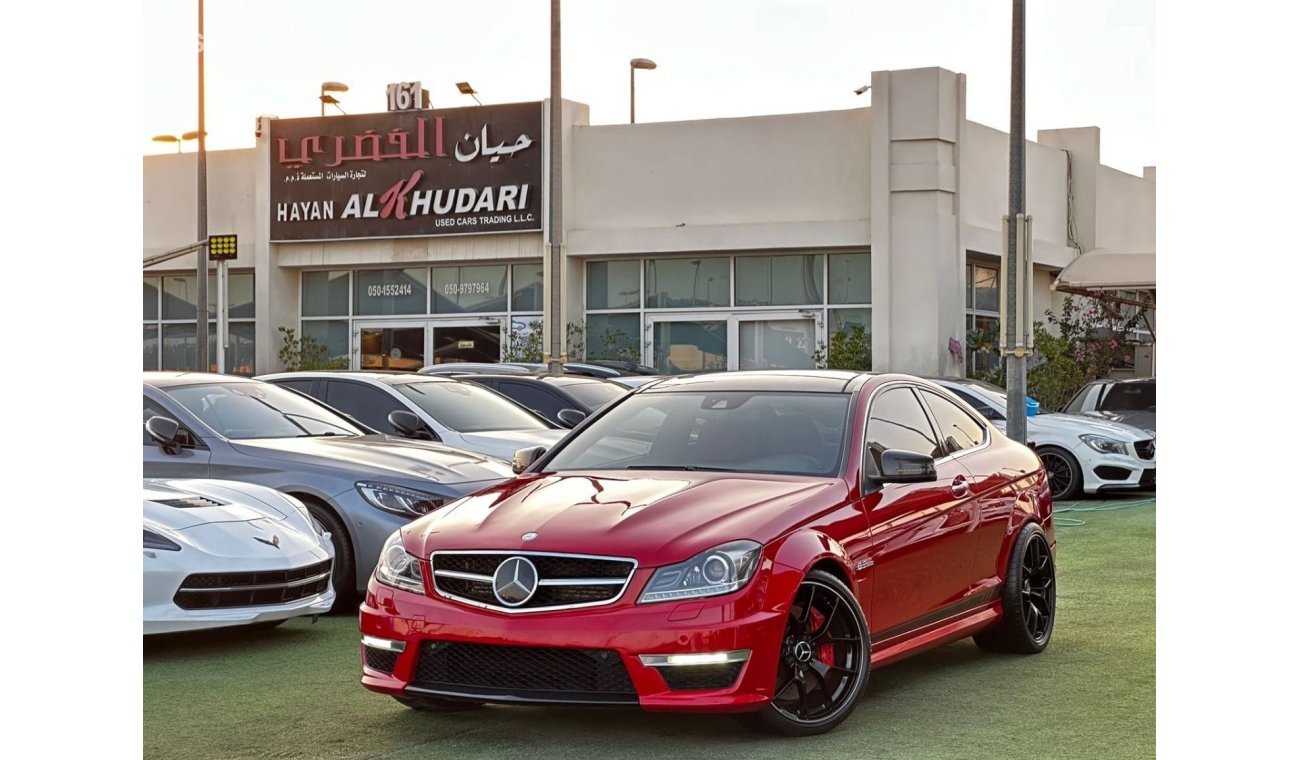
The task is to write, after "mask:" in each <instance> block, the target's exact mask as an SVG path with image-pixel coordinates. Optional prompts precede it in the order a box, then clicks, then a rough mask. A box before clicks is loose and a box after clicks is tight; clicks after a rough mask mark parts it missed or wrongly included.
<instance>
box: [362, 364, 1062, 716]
mask: <svg viewBox="0 0 1300 760" xmlns="http://www.w3.org/2000/svg"><path fill="white" fill-rule="evenodd" d="M515 468H516V470H517V471H518V472H519V475H518V477H516V478H514V479H512V480H509V481H506V482H504V483H501V484H499V485H497V486H494V487H492V488H489V489H487V490H485V491H481V492H479V493H477V494H474V495H472V496H468V497H465V498H462V499H460V500H458V501H455V502H452V503H451V504H449V505H447V506H446V507H444V508H442V509H439V510H438V511H437V512H434V513H433V514H430V515H428V516H426V517H423V518H420V519H418V520H416V521H414V522H412V523H410V524H409V525H406V526H404V527H402V528H401V529H400V530H399V531H398V532H396V533H394V534H393V536H392V537H391V538H390V539H389V540H388V543H387V544H386V545H385V547H384V548H383V551H382V553H381V556H380V558H379V564H378V566H377V568H376V569H375V573H374V576H373V577H372V578H371V581H370V584H369V588H368V590H367V593H366V599H365V603H364V605H363V606H362V608H361V615H360V627H361V634H362V651H361V659H362V679H361V682H362V684H363V685H364V686H365V687H366V688H367V689H371V690H373V691H377V692H381V693H385V694H390V695H392V696H393V697H394V698H396V699H397V700H398V701H399V702H401V703H402V704H405V705H408V706H410V707H413V708H416V709H421V710H433V711H446V710H458V709H466V708H469V707H476V706H479V705H482V704H483V703H488V702H492V703H509V704H564V705H603V706H608V705H630V706H640V707H641V708H643V709H646V710H676V711H702V712H717V713H735V714H737V716H738V717H740V718H741V719H742V720H744V721H746V722H749V723H752V724H754V725H755V726H757V727H759V728H763V729H766V730H769V731H774V732H777V733H782V734H789V735H810V734H817V733H822V732H825V731H828V730H830V729H832V728H833V727H835V726H836V725H838V724H839V723H840V722H841V721H843V720H844V719H845V718H847V717H848V716H849V714H850V713H851V712H852V711H853V709H854V705H855V703H856V702H857V700H858V697H859V695H860V694H861V693H862V691H863V689H864V687H865V686H866V683H867V678H868V675H869V674H870V671H871V668H873V667H880V666H881V665H885V664H887V663H890V662H894V661H896V660H899V659H901V658H903V657H906V656H908V655H912V654H915V653H917V652H919V651H921V650H924V649H927V648H929V647H934V646H938V645H941V644H945V643H948V642H951V641H954V640H957V639H960V638H962V637H965V636H973V637H974V639H975V642H976V643H977V644H978V645H979V646H980V647H982V648H984V649H988V650H994V651H1003V652H1019V653H1027V654H1032V653H1037V652H1041V651H1042V650H1043V649H1044V648H1045V647H1046V646H1047V643H1048V640H1049V639H1050V638H1051V635H1052V624H1053V621H1054V619H1055V610H1056V588H1055V583H1054V581H1055V554H1056V539H1055V532H1054V530H1053V527H1052V517H1051V513H1052V499H1051V493H1050V491H1049V490H1048V486H1047V478H1046V476H1045V474H1044V471H1043V466H1042V464H1041V462H1039V460H1038V457H1037V456H1035V454H1034V453H1033V452H1032V451H1031V450H1029V449H1028V448H1026V447H1024V446H1021V445H1019V444H1017V443H1015V442H1013V441H1011V440H1010V439H1008V438H1007V437H1006V436H1004V435H1003V434H1002V433H1000V432H999V431H998V430H997V428H995V427H993V426H992V425H990V424H988V422H987V421H985V420H984V418H982V417H981V416H979V415H978V414H977V413H975V412H974V411H973V410H972V409H971V408H970V407H969V406H967V405H966V404H965V403H964V402H962V401H961V400H960V399H958V398H956V397H955V396H953V395H952V394H950V393H948V392H947V391H945V390H943V389H941V388H939V387H938V386H936V385H934V384H932V383H929V382H926V381H925V380H921V379H918V378H914V377H909V376H905V375H888V374H860V373H850V372H834V371H788V372H728V373H719V374H713V375H699V376H692V377H682V378H674V379H669V380H665V381H662V382H659V383H655V384H653V385H650V386H646V387H644V388H642V389H640V390H638V391H635V392H633V393H630V394H628V395H627V396H625V397H623V398H622V399H620V400H618V401H616V402H615V403H613V404H611V405H609V406H608V407H606V408H605V409H603V410H601V411H600V412H599V413H597V414H596V415H594V416H593V417H591V418H589V419H588V420H586V421H584V422H583V423H582V424H581V425H580V426H579V427H578V428H576V429H575V430H574V432H573V433H572V434H571V435H570V436H569V437H567V438H566V439H564V440H562V441H561V442H560V443H558V444H557V445H556V446H555V447H553V448H552V449H551V450H549V451H543V450H542V449H540V448H538V449H526V450H524V451H521V452H520V453H519V455H518V456H517V457H516V462H515Z"/></svg>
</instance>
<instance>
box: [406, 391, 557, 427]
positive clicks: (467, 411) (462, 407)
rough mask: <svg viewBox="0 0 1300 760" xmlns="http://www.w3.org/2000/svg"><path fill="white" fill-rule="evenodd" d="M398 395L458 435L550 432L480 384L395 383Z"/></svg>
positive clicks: (531, 416) (537, 420)
mask: <svg viewBox="0 0 1300 760" xmlns="http://www.w3.org/2000/svg"><path fill="white" fill-rule="evenodd" d="M393 387H394V388H396V389H397V392H398V393H400V394H402V395H403V396H405V397H406V398H408V399H410V400H411V401H412V402H414V403H415V405H416V406H418V407H420V408H421V409H423V410H424V411H425V412H428V414H429V416H430V417H432V418H434V419H435V420H437V421H438V422H440V423H442V424H443V425H446V426H447V427H449V428H451V429H452V430H455V431H457V432H460V433H485V432H488V431H491V430H549V428H548V427H547V426H546V423H544V422H542V421H541V420H539V419H537V418H536V417H534V416H533V415H531V414H529V413H528V412H527V411H525V410H524V409H522V408H520V407H519V406H518V405H516V404H515V403H514V402H513V401H510V400H509V399H506V398H504V397H502V396H500V395H498V394H497V393H494V392H493V391H490V390H488V389H487V388H484V387H483V386H481V385H475V384H473V383H461V382H450V383H447V382H437V381H427V382H410V383H395V384H394V385H393Z"/></svg>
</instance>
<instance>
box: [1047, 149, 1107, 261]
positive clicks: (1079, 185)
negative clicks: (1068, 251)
mask: <svg viewBox="0 0 1300 760" xmlns="http://www.w3.org/2000/svg"><path fill="white" fill-rule="evenodd" d="M1038 143H1039V144H1040V145H1047V146H1050V147H1053V148H1060V149H1061V150H1064V151H1066V152H1068V153H1069V154H1070V187H1068V188H1067V192H1068V196H1067V199H1068V198H1070V197H1072V198H1073V199H1074V234H1075V242H1077V243H1078V245H1079V248H1080V251H1081V252H1083V253H1086V252H1088V251H1091V250H1092V249H1094V248H1096V247H1097V168H1098V167H1099V166H1101V130H1100V129H1099V128H1097V127H1075V128H1073V129H1040V130H1038Z"/></svg>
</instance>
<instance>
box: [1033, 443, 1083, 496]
mask: <svg viewBox="0 0 1300 760" xmlns="http://www.w3.org/2000/svg"><path fill="white" fill-rule="evenodd" d="M1038 458H1039V459H1041V460H1042V461H1043V468H1044V469H1046V470H1047V486H1048V488H1050V489H1052V498H1054V499H1073V498H1075V497H1076V496H1078V495H1079V492H1080V491H1082V490H1083V469H1082V468H1081V467H1079V460H1077V459H1075V458H1074V456H1073V455H1072V454H1070V453H1069V452H1067V451H1065V450H1063V449H1058V448H1056V447H1055V446H1046V447H1042V448H1040V449H1038Z"/></svg>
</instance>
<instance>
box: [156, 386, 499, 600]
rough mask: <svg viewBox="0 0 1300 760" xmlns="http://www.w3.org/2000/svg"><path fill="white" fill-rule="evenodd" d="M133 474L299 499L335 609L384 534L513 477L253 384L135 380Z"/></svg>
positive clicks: (489, 464)
mask: <svg viewBox="0 0 1300 760" xmlns="http://www.w3.org/2000/svg"><path fill="white" fill-rule="evenodd" d="M144 420H145V430H144V476H145V477H148V478H218V479H228V480H238V481H241V482H245V483H255V484H258V485H263V486H267V487H270V488H274V489H276V490H278V491H281V492H283V493H287V494H290V495H291V496H294V497H295V498H297V499H299V500H301V501H302V502H303V503H304V504H305V505H306V507H307V510H308V511H309V512H310V513H311V515H312V517H314V518H316V520H317V521H318V522H319V523H320V524H321V525H322V526H324V528H325V530H326V531H327V532H328V533H329V534H330V538H331V541H333V543H334V575H333V584H334V590H335V592H336V595H337V597H338V603H340V604H342V603H346V602H350V601H351V599H352V598H355V592H356V591H357V590H358V589H360V588H363V587H364V586H365V583H366V579H367V578H368V577H369V575H370V571H371V569H372V568H373V567H374V563H375V559H376V558H377V557H378V556H379V550H380V548H382V547H383V544H384V541H385V540H386V539H387V538H388V535H389V534H391V533H392V532H393V531H394V530H396V529H397V528H398V527H399V526H401V525H405V524H406V523H407V522H408V521H410V520H411V519H413V518H415V517H418V516H420V515H423V514H426V513H428V512H430V511H432V510H434V509H437V508H438V507H440V506H442V505H443V504H445V503H447V502H450V501H453V500H455V499H457V498H459V497H461V496H463V495H465V494H468V493H473V492H475V491H478V490H479V489H482V488H486V487H487V486H490V485H493V484H495V483H499V482H500V481H501V480H503V479H505V478H507V477H509V476H510V475H512V472H511V470H510V466H509V465H508V464H506V463H505V462H502V461H501V460H499V459H494V458H491V457H485V456H483V455H481V454H474V453H471V452H468V451H461V450H458V449H453V448H450V447H447V446H444V445H442V444H438V443H432V442H429V441H415V440H411V439H407V438H395V437H393V436H387V435H378V434H372V433H370V432H369V431H366V430H364V429H362V428H360V427H358V426H356V425H355V424H353V422H352V421H351V420H348V419H347V418H345V417H343V416H342V415H340V414H338V413H337V412H335V411H334V410H332V409H329V408H328V407H326V406H325V405H323V404H321V403H319V402H317V401H315V400H313V399H310V398H308V397H306V396H303V395H302V394H299V393H296V392H294V391H291V390H289V389H287V388H281V387H279V386H276V385H272V384H270V383H264V382H261V381H259V380H254V379H252V378H244V377H235V376H232V375H216V374H207V373H199V372H145V373H144Z"/></svg>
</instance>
